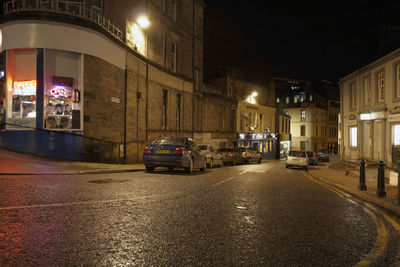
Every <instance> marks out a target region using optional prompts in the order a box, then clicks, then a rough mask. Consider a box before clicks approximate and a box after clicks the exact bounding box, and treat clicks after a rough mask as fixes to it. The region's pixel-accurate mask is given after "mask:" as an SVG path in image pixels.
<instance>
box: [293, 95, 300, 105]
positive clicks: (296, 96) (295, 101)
mask: <svg viewBox="0 0 400 267" xmlns="http://www.w3.org/2000/svg"><path fill="white" fill-rule="evenodd" d="M293 101H294V103H297V102H299V96H298V95H295V96H294V97H293Z"/></svg>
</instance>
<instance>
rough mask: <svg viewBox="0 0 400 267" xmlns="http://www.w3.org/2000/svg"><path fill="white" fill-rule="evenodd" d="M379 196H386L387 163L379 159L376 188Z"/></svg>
mask: <svg viewBox="0 0 400 267" xmlns="http://www.w3.org/2000/svg"><path fill="white" fill-rule="evenodd" d="M376 194H377V195H378V197H385V196H386V192H385V165H384V164H383V161H379V164H378V187H377V190H376Z"/></svg>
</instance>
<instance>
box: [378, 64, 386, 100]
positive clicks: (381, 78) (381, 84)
mask: <svg viewBox="0 0 400 267" xmlns="http://www.w3.org/2000/svg"><path fill="white" fill-rule="evenodd" d="M384 100H385V72H383V71H382V72H379V73H378V102H383V101H384Z"/></svg>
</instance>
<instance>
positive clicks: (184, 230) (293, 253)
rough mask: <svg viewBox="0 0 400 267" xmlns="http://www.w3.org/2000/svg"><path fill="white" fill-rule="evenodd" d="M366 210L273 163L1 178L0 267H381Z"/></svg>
mask: <svg viewBox="0 0 400 267" xmlns="http://www.w3.org/2000/svg"><path fill="white" fill-rule="evenodd" d="M367 208H368V207H366V206H365V205H363V204H362V203H361V204H360V203H357V201H354V200H352V199H351V198H347V197H343V196H341V195H340V194H338V193H336V192H334V191H332V190H330V189H329V188H326V187H324V186H321V185H320V184H318V183H316V182H313V181H311V180H310V179H308V178H307V177H306V175H305V174H304V172H302V171H300V170H296V169H285V167H284V163H283V162H279V161H271V162H266V163H263V164H260V165H259V164H250V165H241V166H232V167H223V168H215V169H211V170H210V169H207V171H205V172H201V171H196V172H195V173H193V174H186V173H184V172H183V171H181V170H176V171H174V172H169V171H164V170H158V171H156V172H155V173H145V172H135V173H132V172H130V173H118V174H100V175H99V174H97V175H76V176H71V175H69V176H50V175H47V176H46V175H44V176H0V265H41V266H43V265H47V266H48V265H100V266H102V265H105V266H110V265H122V266H125V265H135V266H148V265H156V266H166V265H173V266H183V265H186V266H187V265H206V266H222V265H225V266H227V265H228V266H235V265H247V266H254V265H264V266H353V265H354V264H357V263H359V262H360V261H363V260H364V261H365V260H367V261H370V258H371V255H372V256H373V255H377V256H379V259H378V260H377V261H376V262H375V264H376V265H386V264H388V265H389V264H391V263H393V262H394V261H395V260H394V259H395V257H396V255H397V253H398V250H397V247H398V245H399V244H398V236H397V233H396V229H394V227H393V226H391V225H390V223H388V222H387V220H386V221H384V222H383V226H382V225H380V224H379V222H380V221H379V220H377V218H376V216H375V215H374V214H377V212H375V213H372V214H371V212H370V211H368V210H367ZM383 216H384V215H378V219H379V218H383ZM395 220H396V219H395ZM384 225H386V228H385V227H384ZM382 229H386V230H385V231H386V233H387V234H386V235H384V234H383V233H384V231H383V230H382ZM377 240H378V241H379V240H380V241H381V242H380V243H379V242H377ZM371 251H372V252H371Z"/></svg>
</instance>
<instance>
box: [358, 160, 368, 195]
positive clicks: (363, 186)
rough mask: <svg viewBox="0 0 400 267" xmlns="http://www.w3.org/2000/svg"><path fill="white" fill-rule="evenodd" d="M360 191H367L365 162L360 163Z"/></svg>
mask: <svg viewBox="0 0 400 267" xmlns="http://www.w3.org/2000/svg"><path fill="white" fill-rule="evenodd" d="M358 189H359V190H361V191H367V185H366V184H365V160H361V161H360V183H359V184H358Z"/></svg>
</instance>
